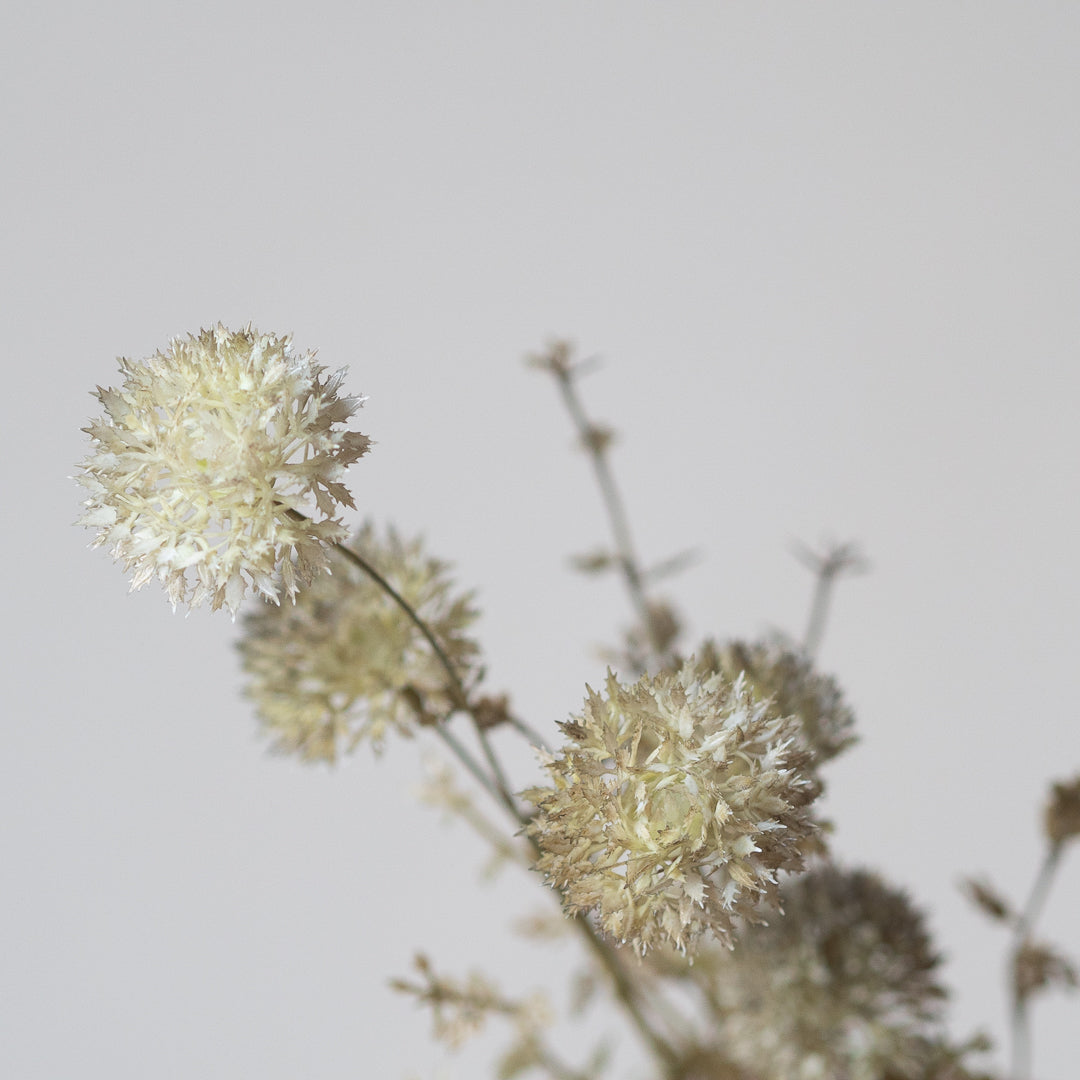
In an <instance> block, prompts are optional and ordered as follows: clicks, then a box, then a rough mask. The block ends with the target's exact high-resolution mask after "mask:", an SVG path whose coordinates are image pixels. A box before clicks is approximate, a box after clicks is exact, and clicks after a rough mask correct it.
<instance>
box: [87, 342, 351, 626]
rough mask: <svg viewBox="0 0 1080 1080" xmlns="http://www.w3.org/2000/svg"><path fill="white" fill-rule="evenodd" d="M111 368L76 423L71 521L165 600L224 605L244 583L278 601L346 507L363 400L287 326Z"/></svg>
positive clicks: (308, 570)
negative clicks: (79, 440)
mask: <svg viewBox="0 0 1080 1080" xmlns="http://www.w3.org/2000/svg"><path fill="white" fill-rule="evenodd" d="M120 370H121V371H122V372H123V374H124V382H123V384H122V385H121V386H120V387H119V388H118V389H113V388H108V389H103V388H101V387H98V390H97V395H96V396H97V398H98V399H99V400H100V401H101V403H102V405H104V407H105V413H106V415H105V416H102V417H98V418H97V419H96V420H93V421H92V422H91V424H90V426H89V427H87V428H85V429H84V430H85V431H86V432H87V433H88V434H89V435H90V438H91V439H92V441H93V443H94V449H93V452H92V453H91V455H90V456H89V457H88V458H87V459H86V461H85V462H84V463H83V465H82V469H83V475H82V476H80V477H79V478H78V479H79V482H80V483H81V484H83V485H84V486H85V487H86V488H87V489H88V491H89V492H90V497H89V498H88V499H87V500H86V502H85V504H84V505H85V506H86V508H87V512H86V514H85V515H84V516H83V517H82V518H81V519H80V521H79V524H81V525H86V526H88V527H91V528H96V529H98V530H99V532H98V535H97V537H96V538H95V540H94V542H93V545H92V546H94V547H97V546H99V545H101V544H109V545H110V546H111V548H112V554H113V557H114V558H116V559H119V560H122V561H123V563H124V569H125V570H130V571H133V576H132V581H131V587H132V589H138V588H141V587H142V586H143V585H145V584H146V583H147V582H148V581H149V580H150V579H151V578H155V577H156V578H157V579H158V580H159V581H161V583H162V585H163V586H164V587H165V590H166V592H167V593H168V596H169V599H170V600H171V601H172V604H173V607H174V608H175V607H176V605H177V604H179V603H186V604H189V605H190V606H192V607H194V606H196V605H198V604H201V603H202V602H203V601H205V600H209V601H210V604H211V607H212V608H213V609H214V610H217V609H218V608H220V607H222V606H225V607H227V608H228V609H229V610H230V611H231V612H232V613H233V615H234V616H235V614H236V609H237V607H238V606H239V604H240V601H241V599H242V598H243V596H244V594H245V592H247V591H248V590H249V589H251V590H253V591H255V592H257V593H261V594H262V595H263V596H264V597H266V598H267V599H270V600H274V601H277V600H278V598H279V594H280V592H281V591H282V590H284V592H286V593H287V594H288V595H289V596H292V595H294V594H295V592H296V587H297V580H300V581H310V580H311V577H312V576H313V574H314V573H315V572H316V571H318V570H322V569H325V568H326V565H327V563H326V548H327V545H330V544H333V543H335V542H337V541H339V540H341V539H343V538H344V536H345V530H344V528H343V526H342V525H341V522H340V520H339V519H338V518H337V517H336V516H335V515H336V514H337V512H338V511H339V510H340V508H341V507H343V506H348V507H352V506H353V500H352V497H351V496H350V495H349V492H348V490H347V488H346V487H345V485H344V484H343V483H342V482H341V481H342V479H343V477H344V475H345V468H346V466H348V465H350V464H351V463H352V462H354V461H356V460H357V458H359V457H360V456H361V455H362V454H364V453H365V452H366V451H367V449H368V447H369V445H370V440H369V439H368V437H367V436H366V435H361V434H360V433H359V432H355V431H348V430H345V429H344V426H343V425H344V424H345V423H346V422H347V421H348V420H349V418H350V417H351V416H352V414H353V413H354V412H355V411H356V409H357V407H358V406H359V405H360V404H361V400H360V399H358V398H354V397H342V396H340V395H339V394H338V390H339V388H340V386H341V382H342V379H343V377H344V374H345V373H344V371H339V372H337V373H336V374H335V375H332V376H328V377H324V376H323V372H324V371H325V369H324V368H323V367H322V366H320V365H319V364H316V363H315V362H314V357H313V354H312V353H305V354H303V355H300V354H297V353H295V352H294V351H293V348H292V344H291V341H290V339H289V338H288V337H276V336H275V335H273V334H260V333H259V332H258V331H256V330H254V329H252V328H251V327H250V326H249V327H247V329H245V330H240V331H232V330H228V329H226V328H225V327H224V326H222V325H221V324H220V323H219V324H218V325H217V326H215V327H214V328H213V329H212V330H203V331H200V332H199V334H197V335H191V336H189V337H187V338H176V339H174V340H173V341H172V342H171V343H170V345H169V347H168V349H166V350H165V351H164V352H159V353H156V354H155V355H154V356H151V357H149V358H148V359H146V360H143V361H141V362H138V363H136V362H133V361H131V360H121V361H120ZM312 503H314V506H312V505H311V504H312ZM313 512H317V513H318V514H320V515H321V520H318V521H315V520H312V518H311V515H312V513H313Z"/></svg>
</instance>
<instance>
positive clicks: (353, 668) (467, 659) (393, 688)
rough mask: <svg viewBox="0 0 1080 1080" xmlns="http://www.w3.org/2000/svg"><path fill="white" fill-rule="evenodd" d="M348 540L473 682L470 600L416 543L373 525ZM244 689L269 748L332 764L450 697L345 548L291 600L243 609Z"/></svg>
mask: <svg viewBox="0 0 1080 1080" xmlns="http://www.w3.org/2000/svg"><path fill="white" fill-rule="evenodd" d="M352 546H353V547H355V549H356V550H357V551H359V552H362V553H363V555H364V558H365V559H366V560H367V561H368V562H369V563H371V565H373V566H374V567H375V568H376V569H377V570H378V571H379V573H380V574H382V575H383V576H384V577H385V578H386V579H387V581H389V582H390V584H391V585H393V587H394V588H395V589H396V590H397V591H398V593H399V594H400V595H401V596H402V598H403V599H404V600H405V601H406V602H407V603H408V604H409V606H410V607H411V608H412V609H413V610H414V611H415V612H416V613H417V614H418V615H419V616H420V618H421V619H423V620H424V622H425V623H426V624H427V625H428V627H430V629H431V630H432V632H433V633H434V635H435V637H436V639H437V640H438V642H439V644H440V646H441V647H442V649H443V652H444V653H445V654H446V656H447V658H448V659H449V660H450V662H451V664H452V665H453V666H454V669H455V671H456V672H457V673H458V676H459V678H460V679H461V680H462V681H463V682H469V681H470V679H471V676H472V674H473V672H474V669H475V664H476V660H477V657H478V655H479V649H478V648H477V646H476V644H475V642H474V641H473V640H472V638H471V637H469V636H468V634H467V632H466V631H467V629H468V627H469V625H470V624H471V623H472V622H473V620H474V619H475V618H476V611H475V609H474V608H473V605H472V598H471V597H470V596H468V595H461V594H460V593H457V592H456V591H455V590H454V589H453V587H452V584H451V582H450V580H449V579H448V577H447V574H446V566H445V565H444V564H443V563H441V562H440V561H438V560H437V559H432V558H430V557H429V556H427V555H425V554H424V552H423V548H422V545H421V543H420V541H419V540H408V541H406V540H402V539H401V538H400V537H399V536H398V535H397V533H396V532H394V531H393V530H390V531H389V532H388V533H387V535H386V536H385V537H381V536H379V535H377V534H376V532H375V530H374V528H373V527H372V526H371V525H370V524H368V525H365V526H364V527H363V528H362V529H361V530H360V532H359V533H358V534H357V535H356V536H355V537H354V539H353V542H352ZM239 648H240V652H241V654H242V657H243V664H244V669H245V671H246V672H247V674H248V676H249V680H250V681H249V683H248V688H247V693H248V696H249V697H251V698H252V699H253V700H254V702H255V705H256V708H257V710H258V714H259V718H260V720H261V721H262V724H263V726H264V728H265V729H266V731H267V732H268V733H269V734H270V735H271V737H272V738H273V739H274V741H275V748H276V749H278V750H279V751H282V752H285V753H295V754H298V755H299V756H300V757H301V758H303V759H305V760H307V761H327V762H332V761H335V760H336V759H337V757H338V756H339V754H341V753H342V752H343V751H347V750H351V749H352V748H353V747H355V746H356V744H357V743H359V742H360V741H362V740H368V741H370V742H372V743H373V744H374V746H375V748H376V749H378V748H379V747H380V746H381V745H382V743H383V740H384V738H385V736H386V733H387V732H388V731H398V732H400V733H402V734H408V733H409V732H410V731H411V730H412V729H413V727H414V726H415V725H416V724H418V723H434V722H436V721H437V720H439V719H441V718H442V717H443V716H445V714H446V713H447V712H449V711H450V710H451V709H452V708H453V705H454V698H453V694H452V692H451V690H450V688H449V677H448V675H447V672H446V670H445V668H444V667H443V665H442V663H441V661H440V660H439V658H438V657H437V656H436V654H435V651H434V650H433V649H432V647H431V645H430V643H429V642H428V641H427V640H426V639H425V638H424V637H423V636H422V635H421V634H420V632H419V631H418V630H417V629H416V627H415V626H414V625H413V623H412V621H411V620H410V619H409V617H408V616H407V615H406V614H405V612H404V611H402V609H401V608H400V607H399V606H398V605H397V604H396V603H395V602H394V600H392V599H391V598H390V597H389V596H387V595H386V593H385V592H384V591H383V590H382V589H381V588H380V587H379V586H378V585H377V584H375V582H374V581H372V580H371V578H370V577H368V576H367V575H366V574H365V573H363V572H362V571H361V570H359V569H358V568H357V567H356V566H355V565H353V564H352V563H350V562H348V561H347V560H346V559H345V557H344V556H342V555H341V554H340V553H335V554H334V556H333V577H332V578H331V577H327V576H326V575H321V576H320V577H318V578H316V579H315V580H314V581H313V582H312V583H311V584H310V585H308V586H307V587H306V588H303V589H301V590H300V591H299V593H298V594H297V596H296V603H295V604H291V605H287V606H282V607H272V606H269V605H266V604H263V605H260V607H259V608H258V609H256V610H254V611H252V612H251V613H250V614H247V615H245V618H244V636H243V638H242V640H241V641H240V643H239Z"/></svg>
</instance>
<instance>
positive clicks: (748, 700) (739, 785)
mask: <svg viewBox="0 0 1080 1080" xmlns="http://www.w3.org/2000/svg"><path fill="white" fill-rule="evenodd" d="M561 727H562V730H563V732H564V734H565V735H566V737H567V743H566V746H565V747H564V749H563V750H562V752H561V754H560V755H559V756H557V757H554V758H548V759H547V760H545V762H544V764H545V765H546V767H547V770H548V772H549V774H550V777H551V781H552V786H551V787H541V788H534V789H532V790H530V791H527V792H525V793H524V795H525V797H526V798H527V799H529V800H530V801H531V802H533V803H534V804H535V805H536V807H537V813H536V816H535V818H534V820H533V822H532V824H531V825H530V828H529V832H530V834H531V835H532V836H533V837H534V838H535V840H536V842H537V844H538V845H539V848H540V851H541V856H540V858H539V860H538V862H537V867H538V868H539V869H540V870H541V871H543V873H544V874H545V875H546V877H547V879H548V881H549V882H550V883H551V884H552V885H553V886H555V887H557V888H558V889H559V890H560V891H561V892H562V895H563V900H564V905H565V907H566V909H567V910H568V911H569V912H571V913H580V912H592V913H593V914H594V915H595V917H596V919H597V922H598V923H599V926H600V927H601V928H602V929H603V931H604V932H605V933H606V934H608V935H610V936H611V937H612V938H614V939H616V940H617V941H620V942H626V943H630V944H632V945H633V946H634V947H635V948H636V949H639V950H640V951H642V952H644V951H645V950H646V949H648V948H650V947H652V946H656V945H661V944H664V943H670V944H674V945H675V946H677V947H679V948H685V947H686V946H687V945H689V944H690V943H692V942H693V941H695V940H696V939H697V938H699V937H701V936H702V935H703V934H705V933H707V932H712V933H713V934H716V935H717V936H718V937H720V938H721V939H724V940H726V939H727V938H728V936H729V935H730V933H731V931H732V930H733V928H734V925H735V920H736V918H737V917H739V916H743V917H745V918H747V919H750V920H754V919H757V918H760V916H759V915H757V913H756V908H757V905H758V904H759V902H760V901H762V900H765V901H769V900H772V899H774V898H775V896H776V893H777V871H779V870H800V869H802V867H803V853H804V847H805V846H806V845H807V844H808V842H809V841H810V839H811V837H812V835H813V833H814V831H815V826H814V823H813V821H812V819H811V817H810V813H809V804H810V803H811V801H812V800H813V799H814V797H815V796H816V794H817V792H818V784H817V781H816V779H815V778H814V776H813V774H812V772H810V771H809V770H810V769H811V755H810V753H809V751H807V750H806V749H804V748H802V747H801V746H799V745H798V744H797V741H796V734H797V721H795V720H794V719H792V718H790V717H782V716H779V715H777V714H776V712H775V711H774V710H773V709H772V708H771V706H770V704H769V702H767V701H763V700H761V699H759V698H758V697H756V696H755V695H754V694H753V693H752V691H751V690H750V688H749V687H748V685H747V684H746V682H745V680H743V679H741V678H740V679H736V680H735V681H731V680H729V679H727V678H726V677H725V676H723V675H721V674H719V673H713V674H710V675H705V674H702V672H701V670H700V668H699V667H698V665H697V664H696V663H695V662H694V661H693V660H690V661H688V662H687V663H686V664H684V665H683V666H682V667H681V668H680V669H679V670H678V671H676V672H662V673H660V674H659V675H657V676H655V677H649V676H643V677H642V678H641V679H640V680H639V681H638V682H637V683H635V684H633V685H623V684H620V683H619V681H618V680H617V679H616V677H615V676H614V675H613V674H611V673H610V672H609V674H608V679H607V685H606V693H604V694H599V693H596V692H594V691H593V690H591V689H590V690H589V692H588V697H587V699H586V701H585V706H584V710H583V711H582V713H581V714H580V715H579V716H575V717H573V718H572V719H571V720H570V721H568V722H566V723H564V724H562V725H561Z"/></svg>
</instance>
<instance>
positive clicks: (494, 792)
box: [432, 724, 504, 803]
mask: <svg viewBox="0 0 1080 1080" xmlns="http://www.w3.org/2000/svg"><path fill="white" fill-rule="evenodd" d="M432 730H433V731H434V732H435V734H436V735H437V736H438V737H439V738H440V739H442V741H443V742H444V743H445V744H446V746H447V748H448V749H449V750H450V752H451V753H452V754H453V755H454V757H456V758H457V759H458V761H460V762H461V764H462V765H464V766H465V768H466V769H467V770H468V771H469V772H470V773H471V774H472V777H473V779H474V780H476V782H477V783H478V784H479V785H480V786H481V787H482V788H483V789H484V790H485V791H486V792H487V793H488V794H489V795H490V796H491V797H492V798H493V799H495V800H496V802H499V803H504V799H503V797H502V793H501V792H500V791H499V787H498V784H497V783H496V782H495V781H493V780H492V779H491V777H490V776H488V775H487V773H485V772H484V770H483V769H481V768H480V766H479V765H478V764H477V763H476V760H475V759H474V758H473V756H472V754H470V753H469V751H468V750H466V749H465V747H464V746H462V745H461V743H460V742H459V741H458V739H457V737H456V736H455V735H453V734H452V733H451V732H450V730H449V729H448V728H447V726H446V725H445V724H434V725H432Z"/></svg>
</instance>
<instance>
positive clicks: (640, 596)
mask: <svg viewBox="0 0 1080 1080" xmlns="http://www.w3.org/2000/svg"><path fill="white" fill-rule="evenodd" d="M554 375H555V379H556V382H557V383H558V385H559V391H560V393H561V394H562V399H563V402H564V403H565V405H566V410H567V412H569V413H570V417H571V419H572V420H573V421H574V426H575V427H576V428H577V430H578V434H579V435H580V436H581V441H582V445H583V446H584V448H585V450H586V451H587V452H588V454H589V457H590V458H591V459H592V463H593V471H594V472H595V473H596V482H597V484H598V485H599V487H600V494H601V496H602V498H603V500H604V509H605V510H606V511H607V516H608V521H609V523H610V525H611V533H612V537H613V539H614V541H615V556H616V559H617V561H618V564H619V569H620V570H621V571H622V576H623V581H624V582H625V583H626V589H627V592H628V593H629V594H630V601H631V603H632V604H633V606H634V609H635V610H636V611H637V616H638V618H639V619H640V620H641V624H642V626H644V627H645V632H646V633H647V634H648V636H649V643H650V645H651V647H652V651H653V654H654V655H655V657H656V658H657V660H659V659H660V658H661V655H662V653H663V642H662V641H661V640H660V636H659V634H658V633H657V631H656V626H655V622H654V620H653V617H652V612H651V611H650V610H649V601H648V598H647V597H646V595H645V582H644V574H643V573H642V570H641V565H640V563H639V562H638V558H637V554H636V552H635V551H634V542H633V538H632V537H631V534H630V521H629V518H628V517H627V513H626V507H625V504H624V503H623V500H622V496H621V495H620V494H619V488H618V485H617V484H616V483H615V474H614V473H613V472H612V470H611V465H610V463H609V462H608V458H607V454H606V453H605V452H604V446H603V441H602V440H600V439H597V438H596V437H595V436H596V428H595V426H594V425H593V424H592V422H591V421H590V420H589V418H588V416H587V415H586V413H585V407H584V406H583V405H582V403H581V398H580V397H579V396H578V393H577V388H576V386H575V385H574V374H573V372H572V371H571V370H570V369H568V368H561V369H557V370H554Z"/></svg>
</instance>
